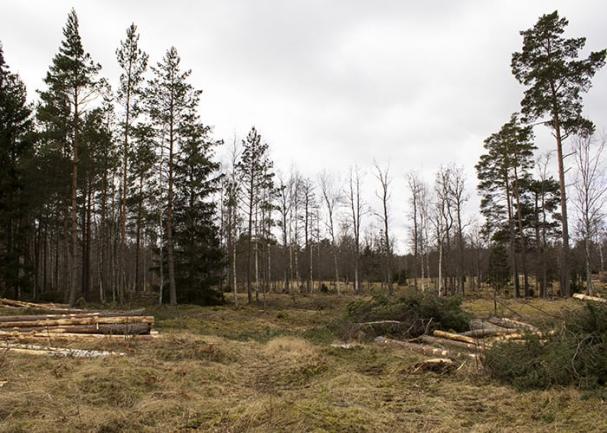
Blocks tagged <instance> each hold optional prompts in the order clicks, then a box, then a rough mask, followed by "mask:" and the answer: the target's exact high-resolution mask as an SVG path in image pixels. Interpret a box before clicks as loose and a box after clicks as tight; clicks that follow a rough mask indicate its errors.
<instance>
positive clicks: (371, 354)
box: [0, 295, 607, 433]
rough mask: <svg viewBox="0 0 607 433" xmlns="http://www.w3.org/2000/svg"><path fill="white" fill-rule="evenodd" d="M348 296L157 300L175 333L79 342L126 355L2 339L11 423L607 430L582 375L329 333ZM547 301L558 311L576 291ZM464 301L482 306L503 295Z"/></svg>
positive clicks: (23, 427)
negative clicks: (346, 344) (67, 352)
mask: <svg viewBox="0 0 607 433" xmlns="http://www.w3.org/2000/svg"><path fill="white" fill-rule="evenodd" d="M348 300H349V299H348V298H346V297H343V298H337V297H333V296H309V297H305V298H304V297H302V298H298V299H297V302H296V303H295V302H294V301H293V300H292V299H291V298H290V297H287V296H278V295H277V296H272V297H271V299H270V300H269V302H268V307H267V308H266V310H265V311H264V310H262V309H261V308H260V307H259V306H242V307H238V308H236V309H235V308H233V307H230V306H226V307H221V308H200V307H192V306H184V307H179V308H163V309H156V310H154V311H153V313H154V314H155V315H156V316H157V318H158V321H159V322H158V325H159V329H160V330H161V332H162V333H163V335H164V337H163V338H162V339H158V340H156V341H153V342H136V343H124V342H111V343H105V342H92V343H87V344H86V345H83V344H79V346H86V347H91V348H104V349H114V350H117V349H120V350H122V351H126V352H127V353H128V356H127V357H116V358H108V359H85V360H82V359H54V358H46V357H28V356H24V355H16V354H10V353H8V354H6V353H4V354H3V353H2V352H0V382H3V381H7V383H6V384H5V385H4V386H3V387H2V388H0V432H2V433H4V432H6V433H8V432H10V433H18V432H28V433H30V432H31V433H42V432H44V433H53V432H99V433H102V432H104V433H113V432H163V433H166V432H194V431H200V432H289V433H296V432H314V433H320V432H348V433H352V432H418V431H426V432H454V431H470V432H521V433H522V432H545V431H551V432H577V431H586V432H604V431H607V407H606V405H605V403H604V402H603V401H602V400H600V399H598V398H596V397H591V398H589V399H582V395H581V394H580V393H579V392H578V391H575V390H573V389H562V390H552V391H534V392H527V393H518V392H516V391H515V390H513V389H511V388H508V387H504V386H499V385H497V384H495V383H492V382H490V381H489V380H488V379H486V377H485V376H484V375H483V374H482V372H478V371H476V370H475V369H474V368H472V366H468V367H464V368H463V369H461V370H459V371H458V372H456V373H453V374H451V375H437V374H434V373H412V372H411V366H412V365H413V364H415V363H416V362H418V361H419V360H420V359H421V358H420V357H419V356H418V355H416V354H413V353H410V352H407V351H403V350H400V349H393V348H388V347H379V346H375V345H372V344H369V345H362V346H360V347H355V348H352V349H349V350H346V349H340V348H332V347H330V344H329V343H330V342H331V341H332V337H331V335H330V333H329V332H328V331H327V330H326V324H327V323H328V322H329V321H331V320H332V319H333V318H335V317H336V316H337V315H339V314H341V311H342V309H343V308H344V306H345V304H346V303H347V302H348ZM539 302H540V304H538V305H535V306H537V307H539V308H542V309H550V311H551V312H558V311H560V309H562V308H569V307H573V306H575V305H576V304H574V303H573V302H572V301H566V302H565V301H539ZM465 305H466V308H467V309H469V310H470V311H472V312H474V313H475V314H478V315H485V314H488V312H489V310H491V309H492V308H493V306H492V303H491V302H490V301H467V302H466V304H465ZM508 306H509V307H510V308H513V309H515V311H520V312H521V313H522V314H527V315H533V314H535V313H534V311H535V312H537V310H535V309H534V308H533V307H529V306H528V305H526V304H523V303H519V302H514V301H509V302H508ZM540 314H541V313H538V315H536V316H534V317H540V316H539V315H540Z"/></svg>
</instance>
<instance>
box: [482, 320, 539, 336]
mask: <svg viewBox="0 0 607 433" xmlns="http://www.w3.org/2000/svg"><path fill="white" fill-rule="evenodd" d="M488 321H489V322H490V323H493V324H494V325H497V326H501V327H502V328H509V329H524V330H526V331H531V332H538V331H539V329H538V328H537V327H535V326H533V325H531V324H529V323H525V322H520V321H518V320H514V319H508V318H506V317H490V318H489V319H488Z"/></svg>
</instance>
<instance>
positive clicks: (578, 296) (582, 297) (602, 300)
mask: <svg viewBox="0 0 607 433" xmlns="http://www.w3.org/2000/svg"><path fill="white" fill-rule="evenodd" d="M573 297H574V298H575V299H577V300H579V301H590V302H600V303H603V304H605V303H607V298H599V297H598V296H589V295H584V294H582V293H574V294H573Z"/></svg>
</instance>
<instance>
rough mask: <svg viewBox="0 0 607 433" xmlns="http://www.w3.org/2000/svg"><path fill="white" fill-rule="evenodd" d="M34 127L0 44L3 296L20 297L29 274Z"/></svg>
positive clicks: (21, 88) (0, 275)
mask: <svg viewBox="0 0 607 433" xmlns="http://www.w3.org/2000/svg"><path fill="white" fill-rule="evenodd" d="M31 126H32V119H31V108H30V106H29V105H28V104H27V101H26V89H25V85H24V84H23V82H22V81H21V79H20V78H19V76H18V75H17V74H14V73H11V72H10V70H9V68H8V65H6V63H5V61H4V53H3V50H2V45H1V44H0V167H2V169H1V170H0V296H2V294H3V293H5V291H6V290H8V292H9V293H10V294H11V295H12V296H15V297H20V296H21V293H22V292H21V289H22V288H23V286H24V283H25V281H24V280H25V278H26V277H27V275H26V267H25V255H26V249H27V238H26V235H27V232H28V230H29V228H30V225H31V224H30V221H29V218H30V215H29V211H30V210H31V201H30V199H31V197H28V191H27V189H28V186H29V185H28V184H27V182H28V180H31V178H32V177H31V175H32V174H33V173H32V172H31V170H32V169H33V167H32V166H31V159H32V151H33V143H32V136H31V133H30V129H31ZM34 295H35V294H34Z"/></svg>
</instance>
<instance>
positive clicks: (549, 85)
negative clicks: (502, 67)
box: [512, 11, 607, 296]
mask: <svg viewBox="0 0 607 433" xmlns="http://www.w3.org/2000/svg"><path fill="white" fill-rule="evenodd" d="M568 24H569V22H568V20H567V19H566V18H560V17H559V15H558V12H557V11H554V12H553V13H551V14H547V15H543V16H541V17H540V18H539V20H538V22H537V23H536V24H535V26H534V27H533V28H531V29H528V30H525V31H522V32H521V35H522V36H523V48H522V51H520V52H516V53H514V54H513V55H512V73H513V74H514V76H515V77H516V79H517V80H518V81H519V82H520V83H521V84H523V85H524V86H526V87H527V89H526V90H525V95H524V98H523V100H522V101H521V107H522V113H523V115H524V116H525V120H526V121H528V122H533V121H536V120H538V119H541V120H542V123H543V124H544V125H546V126H548V127H549V128H550V129H551V130H552V132H553V135H554V137H555V140H556V148H557V154H558V157H557V162H558V171H559V183H560V195H561V213H562V215H561V218H562V237H563V246H562V250H561V263H560V265H561V294H562V295H563V296H569V294H570V289H569V287H570V278H569V227H568V219H567V194H566V183H565V167H564V161H563V158H564V156H563V140H565V139H566V138H567V137H569V136H570V135H572V134H578V133H581V134H585V135H587V134H589V133H591V132H592V131H593V129H594V125H593V123H592V122H591V121H590V120H588V119H586V118H584V117H583V116H582V108H583V104H582V94H583V93H585V92H587V91H588V89H589V88H590V86H591V79H592V77H593V76H594V74H595V73H596V71H597V70H598V69H600V68H601V67H603V66H604V64H605V57H606V56H607V50H601V51H595V52H591V53H590V54H589V55H588V57H587V58H585V59H579V51H580V50H581V49H583V48H584V45H585V44H586V38H583V37H581V38H569V39H568V38H565V37H563V33H564V32H565V27H567V25H568Z"/></svg>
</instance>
